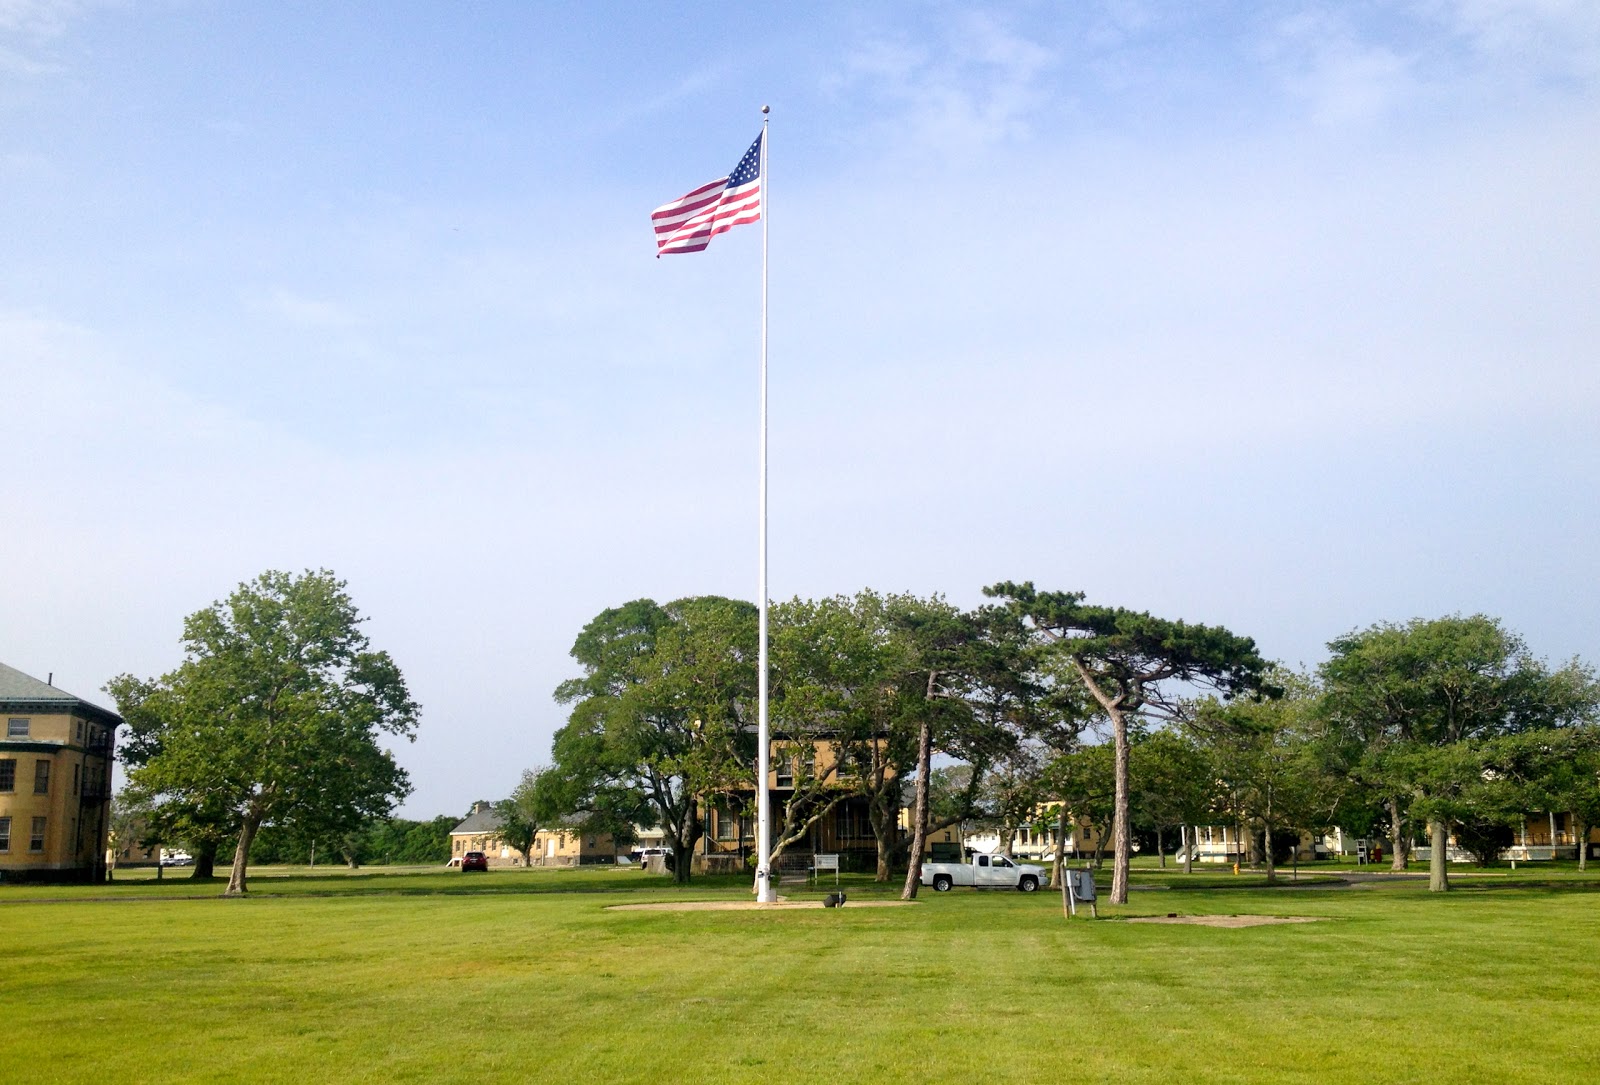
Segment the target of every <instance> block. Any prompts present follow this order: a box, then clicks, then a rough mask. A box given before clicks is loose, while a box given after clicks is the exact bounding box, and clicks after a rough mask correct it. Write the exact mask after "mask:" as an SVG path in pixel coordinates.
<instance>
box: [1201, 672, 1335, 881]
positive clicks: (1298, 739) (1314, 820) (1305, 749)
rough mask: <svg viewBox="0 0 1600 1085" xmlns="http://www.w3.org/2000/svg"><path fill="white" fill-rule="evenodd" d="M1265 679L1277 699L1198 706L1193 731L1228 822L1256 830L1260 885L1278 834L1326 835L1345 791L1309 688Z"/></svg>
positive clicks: (1291, 677)
mask: <svg viewBox="0 0 1600 1085" xmlns="http://www.w3.org/2000/svg"><path fill="white" fill-rule="evenodd" d="M1268 678H1269V680H1270V682H1271V684H1272V685H1273V686H1274V688H1276V689H1278V690H1280V691H1281V693H1282V695H1281V696H1279V697H1276V698H1273V699H1270V700H1265V699H1263V700H1244V699H1241V700H1235V701H1233V702H1231V703H1224V702H1221V701H1216V700H1210V701H1206V702H1203V703H1202V704H1201V705H1200V706H1199V708H1198V711H1197V713H1196V720H1195V723H1194V725H1193V729H1194V731H1195V733H1196V734H1198V735H1200V736H1202V740H1203V741H1204V742H1205V744H1206V745H1207V747H1208V752H1209V754H1210V761H1211V764H1212V765H1213V766H1214V771H1215V772H1216V779H1217V780H1218V782H1219V784H1220V787H1221V791H1222V809H1224V810H1225V811H1226V812H1227V814H1228V816H1229V818H1230V820H1233V821H1236V822H1238V823H1240V824H1244V825H1250V826H1253V827H1254V828H1258V829H1260V830H1261V832H1262V834H1263V837H1264V839H1265V841H1266V842H1267V843H1268V844H1269V846H1268V847H1267V848H1266V849H1265V854H1266V859H1267V879H1268V881H1271V880H1272V879H1273V878H1274V876H1275V875H1274V870H1273V862H1274V859H1275V858H1276V855H1277V854H1278V849H1277V848H1276V847H1275V846H1270V845H1274V842H1276V843H1282V842H1283V838H1284V836H1285V835H1286V834H1296V835H1297V834H1298V832H1300V831H1320V830H1324V829H1329V828H1332V827H1333V825H1334V818H1335V817H1336V815H1337V812H1338V810H1339V809H1340V805H1341V802H1342V801H1343V799H1344V796H1345V793H1346V791H1347V790H1348V784H1347V779H1346V777H1345V776H1344V775H1343V774H1341V773H1339V772H1338V771H1337V769H1336V768H1335V767H1334V765H1335V761H1334V759H1333V758H1332V756H1331V755H1330V753H1329V751H1328V748H1327V746H1326V744H1325V741H1324V733H1323V728H1322V720H1321V717H1320V716H1319V714H1318V709H1319V707H1320V701H1319V695H1320V691H1319V690H1318V689H1317V687H1316V685H1315V683H1314V682H1313V681H1312V680H1311V679H1310V678H1309V677H1308V676H1305V675H1299V674H1295V673H1293V672H1289V671H1284V670H1276V671H1273V672H1271V673H1269V675H1268Z"/></svg>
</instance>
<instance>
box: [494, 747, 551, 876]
mask: <svg viewBox="0 0 1600 1085" xmlns="http://www.w3.org/2000/svg"><path fill="white" fill-rule="evenodd" d="M546 775H547V773H546V770H545V769H544V767H543V766H540V767H537V768H531V769H523V770H522V779H521V780H520V781H518V783H517V786H516V787H514V788H512V789H511V794H510V796H509V797H507V798H504V799H501V800H500V801H499V802H497V803H495V804H494V812H495V814H496V815H498V816H499V818H500V829H499V835H500V839H501V840H503V841H505V843H506V846H507V847H510V848H515V849H516V850H517V852H518V853H519V854H520V855H521V856H522V865H523V866H532V865H533V845H534V842H535V841H536V840H537V839H538V837H539V830H540V829H545V828H549V827H550V825H551V824H552V823H553V822H554V821H555V819H556V805H557V796H556V794H555V792H556V787H555V784H556V778H555V777H553V776H552V777H550V779H549V780H545V777H546Z"/></svg>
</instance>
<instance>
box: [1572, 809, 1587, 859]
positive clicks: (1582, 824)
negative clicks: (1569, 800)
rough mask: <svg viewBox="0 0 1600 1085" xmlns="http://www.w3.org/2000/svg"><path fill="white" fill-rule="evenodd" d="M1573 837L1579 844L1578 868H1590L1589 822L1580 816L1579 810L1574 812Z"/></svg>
mask: <svg viewBox="0 0 1600 1085" xmlns="http://www.w3.org/2000/svg"><path fill="white" fill-rule="evenodd" d="M1572 837H1573V841H1574V843H1576V844H1577V845H1578V870H1579V872H1582V871H1585V870H1588V869H1589V823H1588V822H1587V821H1584V820H1583V818H1581V817H1579V816H1578V814H1577V812H1576V811H1574V812H1573V814H1572Z"/></svg>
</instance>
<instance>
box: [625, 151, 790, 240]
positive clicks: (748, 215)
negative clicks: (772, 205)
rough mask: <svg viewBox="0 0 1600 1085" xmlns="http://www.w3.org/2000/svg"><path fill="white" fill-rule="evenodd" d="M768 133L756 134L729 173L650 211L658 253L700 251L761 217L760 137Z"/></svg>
mask: <svg viewBox="0 0 1600 1085" xmlns="http://www.w3.org/2000/svg"><path fill="white" fill-rule="evenodd" d="M765 134H766V133H764V132H763V133H762V135H760V136H757V137H756V141H755V142H754V143H752V144H750V149H749V150H748V151H746V152H745V153H744V157H743V158H741V159H739V164H738V165H737V166H735V167H733V172H732V173H730V174H728V176H726V177H718V178H717V179H716V180H715V181H712V182H711V183H710V184H707V185H701V186H700V187H699V188H697V189H695V190H694V191H693V192H691V193H689V194H688V195H687V196H683V197H681V198H679V199H676V200H673V201H672V202H671V203H669V204H666V205H665V206H663V207H658V208H656V209H655V210H654V211H652V212H651V213H650V221H651V222H652V223H653V224H654V225H655V228H656V256H658V257H659V256H660V255H661V254H662V253H667V252H699V251H700V250H701V249H704V248H705V247H706V246H707V245H709V244H711V239H712V238H713V237H716V236H717V235H718V234H723V233H727V232H728V231H729V230H731V229H733V228H734V227H735V226H743V225H744V224H745V223H747V222H756V221H759V220H760V218H761V140H762V137H763V136H764V135H765Z"/></svg>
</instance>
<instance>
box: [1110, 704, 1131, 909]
mask: <svg viewBox="0 0 1600 1085" xmlns="http://www.w3.org/2000/svg"><path fill="white" fill-rule="evenodd" d="M1110 715H1111V730H1112V734H1113V735H1114V736H1115V739H1116V758H1117V794H1116V814H1115V816H1114V820H1113V822H1112V829H1111V835H1112V846H1113V847H1114V848H1115V849H1116V854H1115V856H1114V858H1113V864H1112V868H1111V903H1112V904H1126V903H1128V868H1129V866H1130V864H1131V863H1132V860H1133V838H1132V836H1131V835H1130V834H1129V832H1128V719H1127V717H1126V716H1124V715H1123V714H1122V713H1121V712H1120V711H1117V710H1115V709H1113V710H1111V713H1110Z"/></svg>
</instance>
